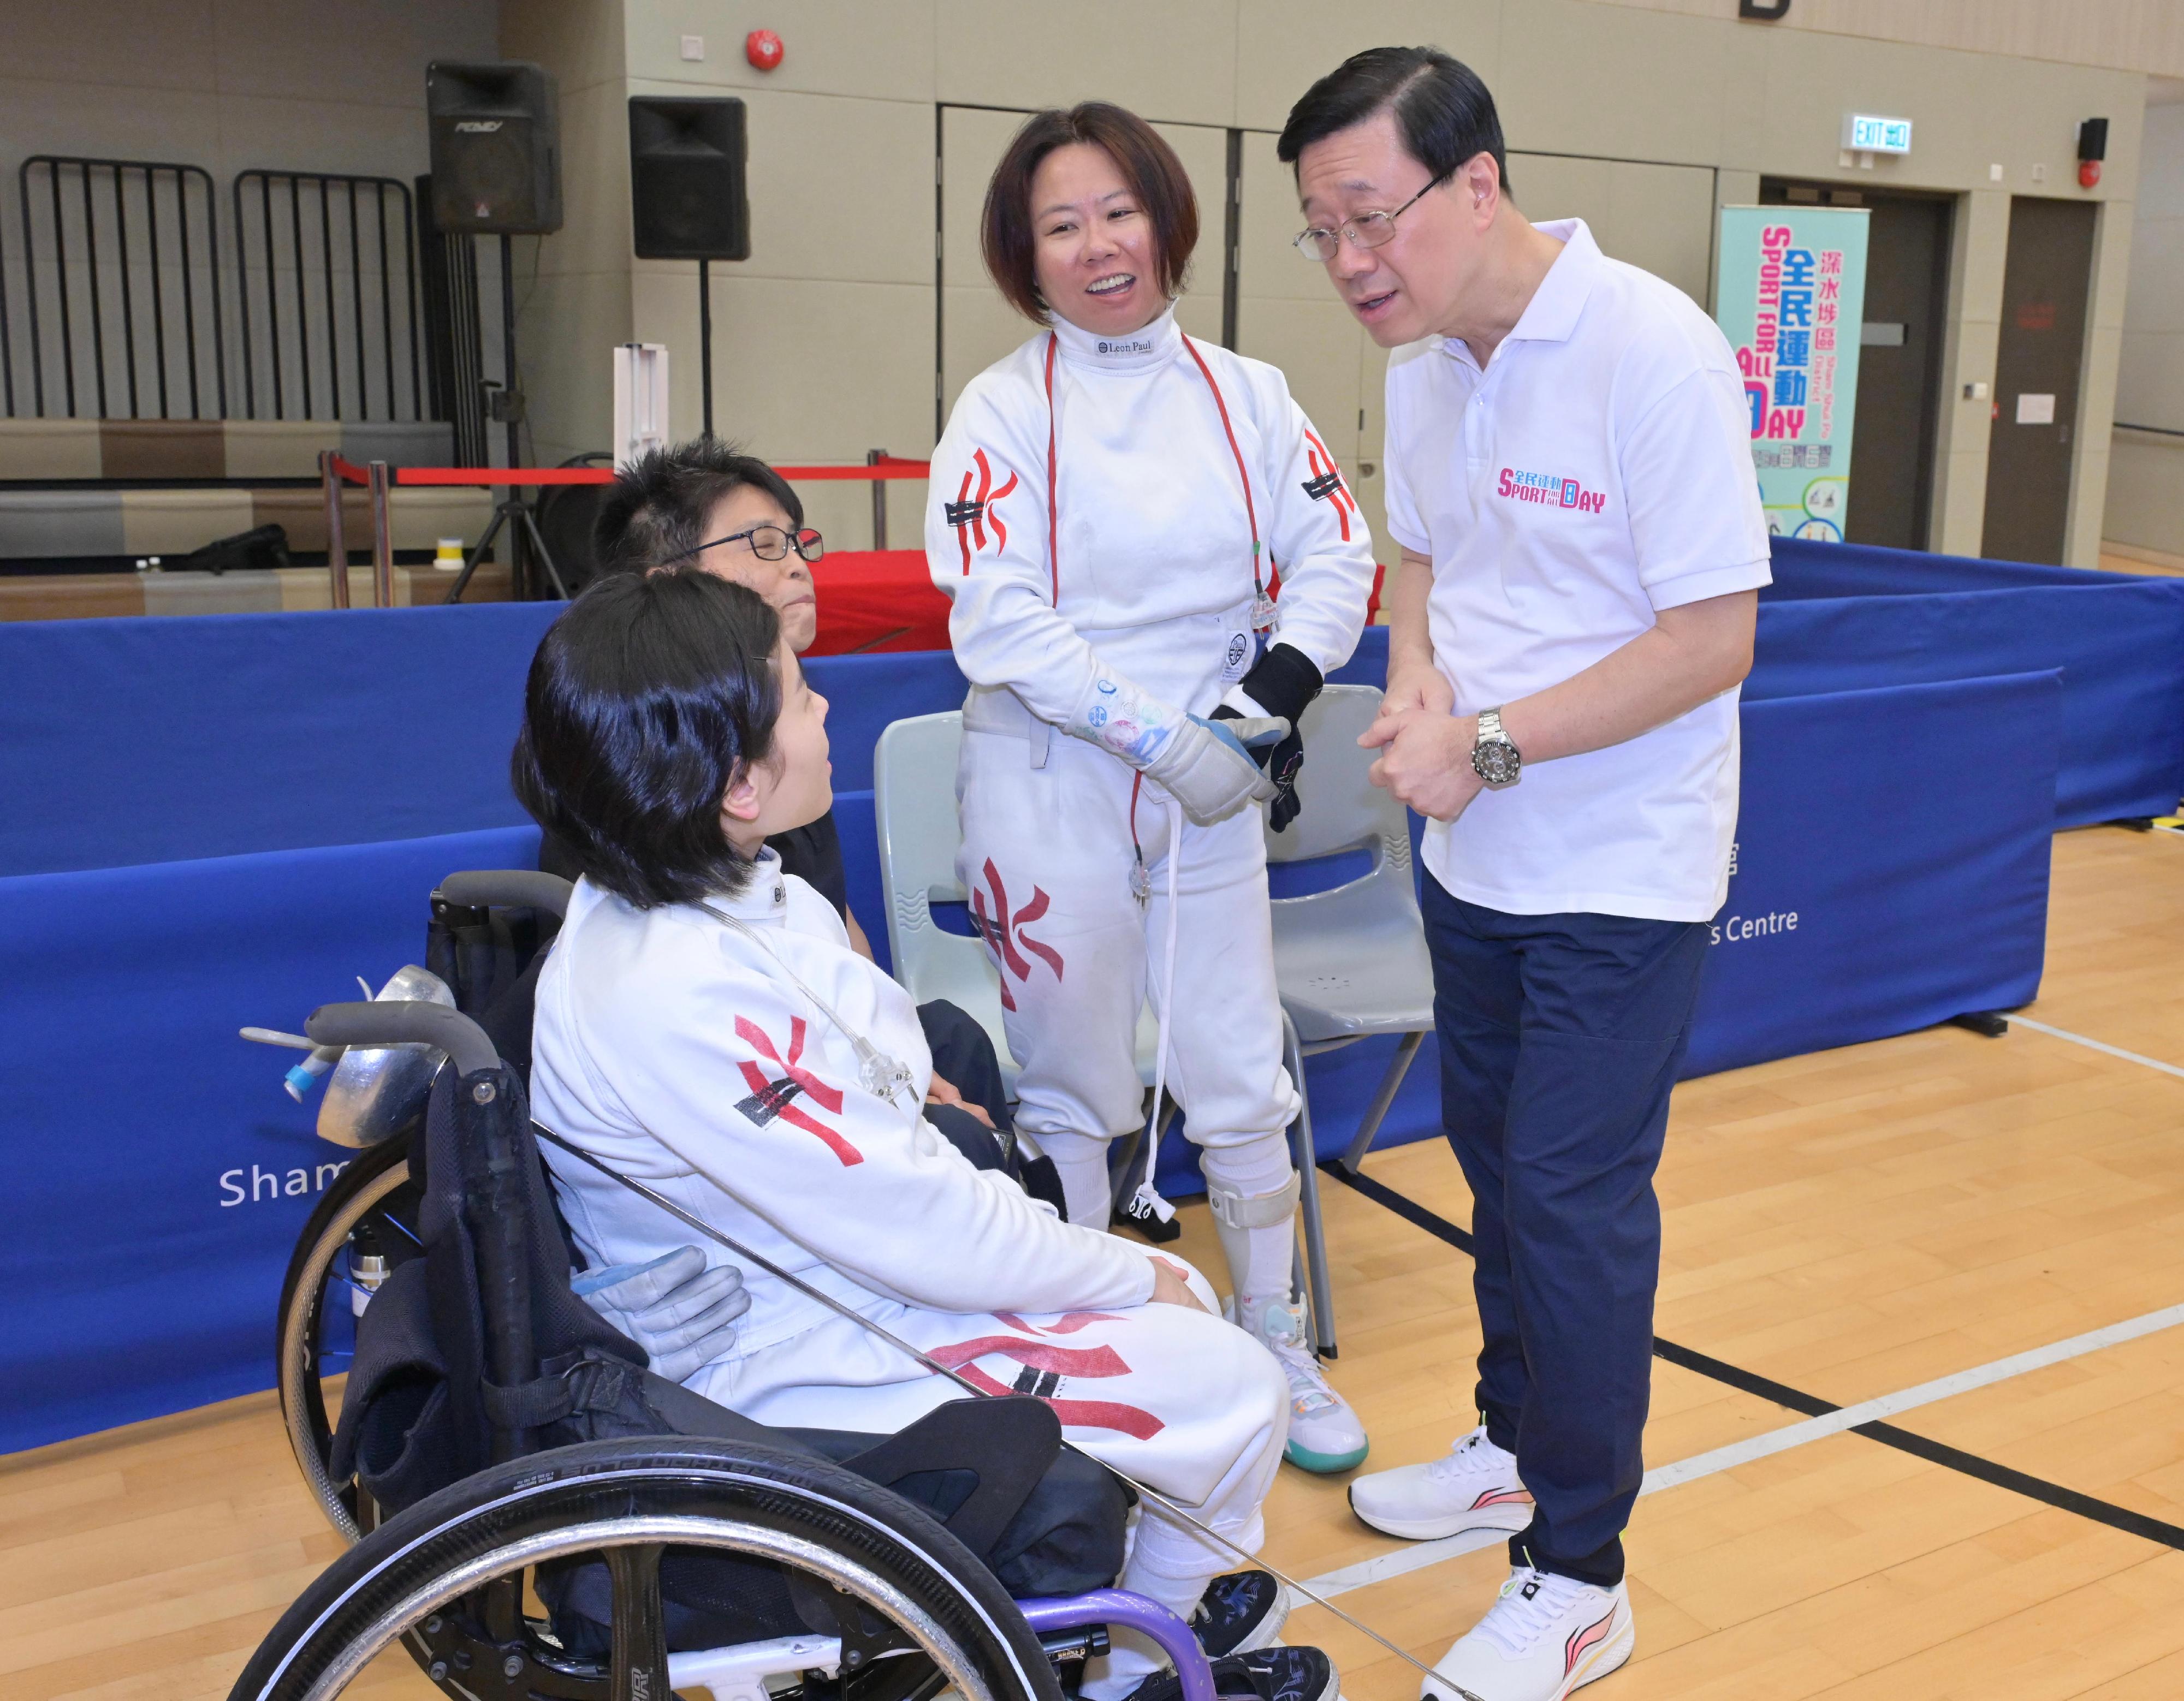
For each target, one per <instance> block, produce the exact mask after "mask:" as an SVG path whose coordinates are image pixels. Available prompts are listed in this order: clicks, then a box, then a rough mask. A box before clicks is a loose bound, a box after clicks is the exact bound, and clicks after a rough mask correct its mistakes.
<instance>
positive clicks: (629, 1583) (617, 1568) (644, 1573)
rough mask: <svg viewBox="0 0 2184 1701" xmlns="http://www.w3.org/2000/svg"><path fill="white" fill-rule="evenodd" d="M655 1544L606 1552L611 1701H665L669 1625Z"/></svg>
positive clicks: (662, 1549) (660, 1550)
mask: <svg viewBox="0 0 2184 1701" xmlns="http://www.w3.org/2000/svg"><path fill="white" fill-rule="evenodd" d="M665 1551H666V1549H664V1548H660V1547H658V1546H656V1545H648V1546H643V1547H627V1548H609V1549H607V1556H606V1558H607V1572H608V1576H609V1577H610V1579H611V1581H612V1582H613V1586H614V1623H613V1634H614V1652H613V1654H612V1655H611V1662H612V1663H611V1666H610V1670H611V1672H612V1676H613V1687H612V1689H611V1691H610V1695H611V1698H612V1701H667V1696H668V1687H667V1626H666V1620H665V1619H664V1618H663V1616H662V1615H661V1612H660V1554H662V1553H664V1552H665Z"/></svg>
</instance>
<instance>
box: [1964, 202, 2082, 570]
mask: <svg viewBox="0 0 2184 1701" xmlns="http://www.w3.org/2000/svg"><path fill="white" fill-rule="evenodd" d="M2092 263H2093V208H2092V205H2091V204H2090V203H2083V202H2076V201H2046V200H2040V199H2036V198H2035V197H2031V196H2025V195H2020V196H2019V197H2016V198H2015V199H2014V200H2013V201H2011V203H2009V260H2008V262H2007V264H2005V266H2004V267H2003V280H2002V337H2001V342H2000V344H1999V346H1998V347H1997V349H1996V352H1995V366H1994V428H1993V431H1992V433H1991V434H1990V435H1989V436H1988V438H1987V454H1986V529H1985V530H1984V531H1983V532H1982V533H1981V542H1980V553H1981V554H1982V555H1987V556H1992V557H1994V558H1996V559H2000V560H2004V561H2038V562H2043V563H2046V564H2048V565H2050V566H2060V565H2061V564H2062V562H2063V543H2064V522H2065V520H2066V519H2067V518H2068V515H2069V511H2070V457H2071V453H2072V450H2073V447H2074V445H2073V443H2072V442H2071V430H2072V426H2073V425H2075V421H2076V419H2077V413H2078V368H2079V364H2080V362H2081V359H2083V357H2084V353H2085V342H2086V292H2087V287H2088V285H2089V283H2090V281H2091V279H2092Z"/></svg>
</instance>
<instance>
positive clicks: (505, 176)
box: [425, 59, 561, 236]
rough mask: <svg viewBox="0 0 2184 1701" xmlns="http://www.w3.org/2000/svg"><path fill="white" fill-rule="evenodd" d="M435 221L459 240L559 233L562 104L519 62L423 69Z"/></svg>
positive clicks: (534, 69)
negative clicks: (469, 236)
mask: <svg viewBox="0 0 2184 1701" xmlns="http://www.w3.org/2000/svg"><path fill="white" fill-rule="evenodd" d="M425 111H426V120H427V121H428V122H429V123H430V125H431V126H432V216H433V218H434V219H435V220H437V222H438V224H439V226H440V228H441V229H442V230H443V231H448V232H452V233H456V234H473V235H482V236H545V235H547V234H549V233H550V232H552V231H558V230H560V228H561V103H560V92H559V90H558V89H557V88H556V86H555V85H554V79H553V78H552V77H550V76H549V75H547V74H546V73H545V72H544V71H543V70H541V69H539V68H538V66H537V65H533V64H526V63H524V62H523V61H521V60H520V59H510V60H505V61H503V62H500V63H497V64H453V63H450V62H449V61H448V60H445V59H435V60H434V61H433V62H432V64H429V65H427V66H426V68H425Z"/></svg>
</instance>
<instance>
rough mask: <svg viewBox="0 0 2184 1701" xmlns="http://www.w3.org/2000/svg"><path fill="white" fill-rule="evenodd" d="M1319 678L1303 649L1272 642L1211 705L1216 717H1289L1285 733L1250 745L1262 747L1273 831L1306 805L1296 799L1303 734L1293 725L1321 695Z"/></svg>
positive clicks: (1302, 756)
mask: <svg viewBox="0 0 2184 1701" xmlns="http://www.w3.org/2000/svg"><path fill="white" fill-rule="evenodd" d="M1321 683H1322V680H1321V677H1320V671H1319V670H1318V668H1317V667H1315V666H1313V665H1312V659H1311V658H1310V657H1308V656H1307V655H1306V654H1305V653H1304V652H1303V651H1301V650H1300V649H1298V648H1295V646H1294V645H1292V644H1274V645H1273V646H1271V647H1269V648H1268V651H1267V653H1266V654H1264V655H1262V656H1261V657H1260V658H1259V659H1258V662H1257V663H1256V665H1254V666H1253V668H1252V669H1251V672H1249V673H1247V674H1245V675H1244V677H1243V680H1242V681H1241V682H1240V683H1239V684H1237V685H1236V686H1234V687H1232V688H1231V689H1230V691H1229V694H1228V695H1227V696H1226V697H1224V698H1222V699H1221V705H1220V707H1219V708H1217V709H1215V710H1214V711H1213V718H1214V719H1215V720H1243V719H1247V718H1250V717H1251V716H1255V715H1265V716H1270V717H1273V718H1274V719H1277V720H1284V721H1286V722H1288V724H1289V729H1290V730H1289V731H1288V733H1287V734H1286V735H1285V736H1284V737H1282V738H1280V739H1279V740H1269V741H1268V742H1267V743H1265V744H1264V745H1260V746H1255V747H1254V748H1255V749H1256V750H1257V751H1258V752H1259V756H1258V761H1259V765H1260V766H1261V767H1262V768H1264V769H1265V770H1266V771H1267V777H1268V779H1269V780H1270V781H1273V787H1274V799H1273V808H1272V809H1268V811H1267V819H1268V823H1269V825H1272V826H1273V830H1274V831H1276V832H1280V831H1283V830H1284V828H1285V827H1287V826H1288V825H1289V824H1290V822H1291V821H1293V820H1295V819H1296V818H1297V812H1298V811H1299V810H1300V809H1302V808H1303V807H1304V806H1303V805H1302V804H1301V803H1299V802H1298V801H1297V791H1296V776H1297V770H1298V769H1300V768H1301V767H1303V766H1304V736H1303V734H1302V733H1301V732H1300V731H1298V730H1297V727H1298V724H1299V722H1300V720H1301V718H1302V716H1303V714H1304V712H1305V709H1307V706H1309V705H1310V703H1311V702H1312V698H1315V697H1318V695H1319V689H1320V686H1321Z"/></svg>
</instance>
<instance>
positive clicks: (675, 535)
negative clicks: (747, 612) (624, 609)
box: [592, 437, 804, 573]
mask: <svg viewBox="0 0 2184 1701" xmlns="http://www.w3.org/2000/svg"><path fill="white" fill-rule="evenodd" d="M746 485H749V486H754V487H755V488H756V489H759V490H762V491H764V492H766V494H767V495H768V496H770V497H772V498H773V499H774V500H775V501H776V502H777V503H780V504H781V506H782V508H783V510H784V511H786V513H787V514H788V523H789V525H790V526H791V527H792V528H793V529H801V528H802V526H803V525H804V504H803V503H801V502H800V501H799V500H798V499H797V495H796V492H794V490H792V489H791V488H790V487H789V484H788V480H787V479H785V478H783V477H782V475H780V474H779V473H777V472H776V471H775V470H773V469H772V467H770V466H768V465H767V464H766V463H765V462H764V461H762V460H760V459H759V458H758V457H757V456H756V455H747V454H745V453H743V451H742V450H740V449H739V448H738V447H736V446H735V445H734V444H733V443H726V442H721V440H720V439H719V438H718V437H694V438H692V439H691V440H690V441H689V442H687V443H677V444H675V445H673V446H672V447H669V448H664V449H648V450H646V451H645V453H643V454H641V455H639V456H638V458H637V459H635V460H634V461H632V462H631V463H630V464H629V465H628V466H627V467H626V468H624V469H623V470H621V472H619V473H617V474H616V475H615V481H614V482H613V483H612V484H611V485H610V486H608V487H607V494H606V500H605V501H604V502H602V503H600V504H599V519H598V520H596V521H595V522H594V523H593V527H592V555H593V559H595V560H596V561H597V562H598V563H599V571H600V572H602V573H646V572H649V571H650V570H652V569H653V568H655V567H658V566H660V565H661V564H664V563H666V562H668V561H671V560H672V559H675V558H676V557H677V556H679V555H682V554H686V553H688V552H689V551H691V550H693V549H695V548H697V547H698V546H699V544H701V543H707V542H711V540H710V538H708V537H707V536H705V524H706V521H707V520H710V518H711V517H712V513H713V510H714V509H716V507H718V506H719V505H720V502H721V498H722V497H725V496H729V495H732V494H733V493H734V492H737V491H738V490H740V489H742V488H743V487H744V486H746Z"/></svg>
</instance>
